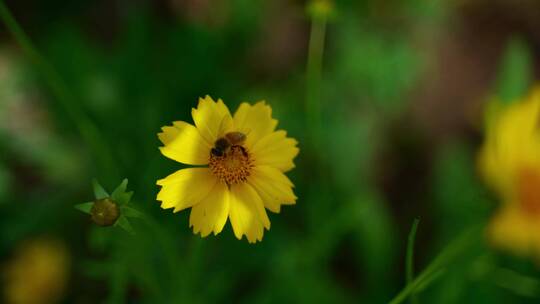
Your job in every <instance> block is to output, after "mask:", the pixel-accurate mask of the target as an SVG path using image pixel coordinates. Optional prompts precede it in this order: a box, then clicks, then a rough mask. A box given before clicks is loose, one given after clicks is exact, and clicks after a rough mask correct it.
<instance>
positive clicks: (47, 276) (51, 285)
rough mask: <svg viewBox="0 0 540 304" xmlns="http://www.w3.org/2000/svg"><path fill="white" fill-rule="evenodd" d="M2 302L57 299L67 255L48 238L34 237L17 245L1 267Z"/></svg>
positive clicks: (65, 274) (40, 302)
mask: <svg viewBox="0 0 540 304" xmlns="http://www.w3.org/2000/svg"><path fill="white" fill-rule="evenodd" d="M3 274H4V279H5V284H4V293H5V297H6V303H10V304H47V303H57V302H59V300H61V297H62V296H63V294H64V291H65V287H66V284H67V280H68V274H69V255H68V252H67V250H66V248H65V247H64V245H63V244H62V243H60V242H58V241H56V240H52V239H45V238H43V239H35V240H32V241H28V242H27V243H24V244H23V245H21V247H20V248H19V250H18V251H17V252H16V254H15V257H14V258H13V260H12V261H10V262H8V264H6V265H5V269H4V271H3Z"/></svg>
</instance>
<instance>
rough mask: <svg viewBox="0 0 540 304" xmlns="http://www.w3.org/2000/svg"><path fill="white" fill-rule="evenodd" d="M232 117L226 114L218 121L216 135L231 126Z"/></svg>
mask: <svg viewBox="0 0 540 304" xmlns="http://www.w3.org/2000/svg"><path fill="white" fill-rule="evenodd" d="M232 122H233V121H232V118H231V117H230V116H228V115H226V116H223V118H222V119H221V122H220V123H219V129H218V137H221V136H223V134H225V132H226V131H227V130H229V129H230V128H231V127H232Z"/></svg>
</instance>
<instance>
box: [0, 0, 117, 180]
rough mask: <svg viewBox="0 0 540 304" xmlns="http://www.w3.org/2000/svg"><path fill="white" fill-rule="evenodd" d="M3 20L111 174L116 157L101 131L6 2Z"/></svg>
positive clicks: (1, 14)
mask: <svg viewBox="0 0 540 304" xmlns="http://www.w3.org/2000/svg"><path fill="white" fill-rule="evenodd" d="M0 19H2V21H3V22H4V24H5V25H6V27H7V29H8V30H9V32H10V33H11V35H13V38H15V40H16V41H17V43H18V44H19V46H20V47H21V49H22V50H23V52H24V53H25V54H26V56H28V58H29V59H30V60H31V61H32V63H33V64H34V65H35V67H36V68H37V69H38V71H39V72H40V73H41V74H42V76H43V77H44V79H45V80H46V81H47V84H48V86H49V87H50V89H51V91H52V93H53V94H54V95H55V96H56V98H57V100H58V102H59V103H60V105H61V106H62V107H63V108H64V110H65V111H66V113H67V115H68V116H69V117H70V118H71V120H72V121H73V123H74V124H75V126H76V128H77V131H78V132H79V133H80V135H81V136H82V138H83V140H84V141H85V142H86V143H87V145H88V146H89V147H91V149H93V152H94V153H95V154H96V155H97V157H99V160H100V163H101V164H102V165H103V166H104V168H103V169H105V170H111V169H113V168H115V162H114V160H113V159H112V156H111V155H112V154H111V153H110V151H109V148H108V146H107V145H106V144H105V143H104V142H103V140H102V137H101V136H100V134H99V129H98V128H97V126H96V125H95V124H94V123H93V122H92V121H91V120H90V119H89V118H88V117H87V116H86V115H85V114H84V112H83V111H82V110H81V109H80V108H79V107H77V102H75V98H74V97H73V95H72V94H71V92H70V90H69V88H68V86H67V85H66V83H65V82H64V81H63V79H62V77H61V76H60V75H59V74H58V72H57V71H56V70H55V69H54V67H53V66H52V65H50V64H49V63H48V62H47V61H46V60H45V59H44V58H43V56H41V54H40V53H39V52H38V51H37V49H36V48H35V47H34V45H33V44H32V41H31V40H30V38H29V37H28V35H27V34H26V33H25V32H24V30H23V29H22V28H21V26H20V25H19V24H18V22H17V20H15V18H14V17H13V14H12V13H11V11H10V10H9V9H8V7H7V6H6V5H5V3H4V1H3V0H0ZM108 172H111V171H108Z"/></svg>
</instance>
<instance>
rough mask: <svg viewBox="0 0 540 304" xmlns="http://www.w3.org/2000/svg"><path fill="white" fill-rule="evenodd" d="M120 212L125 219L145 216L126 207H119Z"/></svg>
mask: <svg viewBox="0 0 540 304" xmlns="http://www.w3.org/2000/svg"><path fill="white" fill-rule="evenodd" d="M120 212H121V214H122V215H123V216H125V217H132V218H144V216H145V215H144V213H142V212H140V211H139V210H137V209H134V208H131V207H127V206H122V207H120Z"/></svg>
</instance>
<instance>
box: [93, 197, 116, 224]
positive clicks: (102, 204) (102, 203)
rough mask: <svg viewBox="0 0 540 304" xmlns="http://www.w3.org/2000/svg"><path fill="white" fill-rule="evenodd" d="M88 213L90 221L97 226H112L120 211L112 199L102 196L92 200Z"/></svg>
mask: <svg viewBox="0 0 540 304" xmlns="http://www.w3.org/2000/svg"><path fill="white" fill-rule="evenodd" d="M90 214H91V215H92V221H94V223H96V224H98V225H99V226H112V225H114V223H116V220H117V219H118V217H119V216H120V211H119V209H118V205H116V203H115V202H114V201H113V200H112V199H110V198H103V199H98V200H96V201H95V202H94V205H93V206H92V209H91V210H90Z"/></svg>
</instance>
